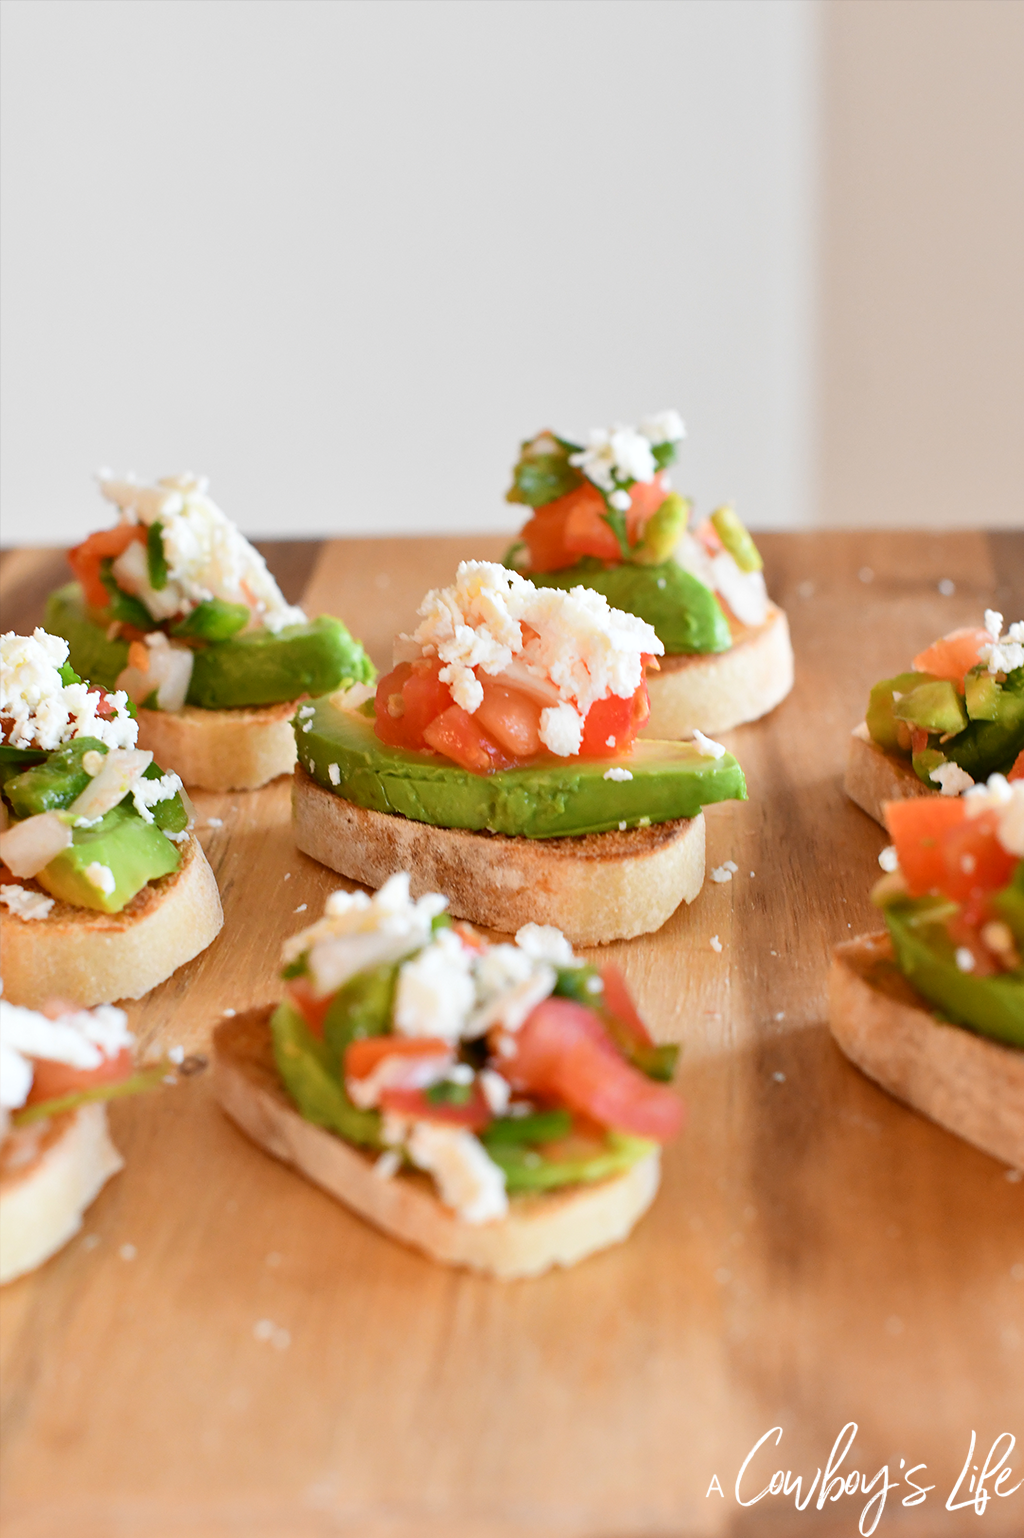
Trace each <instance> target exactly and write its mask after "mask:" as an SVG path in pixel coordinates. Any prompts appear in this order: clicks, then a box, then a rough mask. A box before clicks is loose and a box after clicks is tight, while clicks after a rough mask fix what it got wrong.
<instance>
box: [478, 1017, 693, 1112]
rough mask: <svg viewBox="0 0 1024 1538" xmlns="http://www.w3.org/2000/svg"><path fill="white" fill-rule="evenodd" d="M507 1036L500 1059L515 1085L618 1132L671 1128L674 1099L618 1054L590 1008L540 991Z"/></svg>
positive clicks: (675, 1106) (675, 1108)
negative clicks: (508, 1052)
mask: <svg viewBox="0 0 1024 1538" xmlns="http://www.w3.org/2000/svg"><path fill="white" fill-rule="evenodd" d="M508 1039H509V1040H510V1041H511V1043H512V1044H513V1045H514V1047H515V1055H514V1056H509V1057H507V1058H504V1059H503V1063H502V1067H503V1069H504V1071H505V1073H506V1074H507V1076H508V1077H509V1079H510V1080H511V1081H512V1082H513V1084H515V1085H516V1087H518V1088H521V1089H523V1090H526V1091H528V1092H530V1093H532V1094H536V1095H540V1096H543V1097H549V1098H551V1099H552V1100H555V1101H556V1102H559V1103H561V1104H564V1105H567V1106H569V1107H570V1108H571V1109H572V1110H574V1111H579V1112H580V1113H581V1114H583V1115H585V1116H590V1117H592V1118H593V1119H594V1121H597V1122H600V1123H601V1125H602V1126H604V1127H611V1128H615V1129H616V1130H617V1131H620V1132H632V1133H634V1134H636V1135H637V1136H638V1137H650V1138H655V1139H656V1140H657V1141H658V1142H665V1141H667V1139H668V1138H670V1137H672V1136H673V1135H674V1134H675V1133H676V1132H678V1130H679V1127H680V1125H681V1124H682V1119H683V1106H682V1102H681V1101H680V1100H679V1099H678V1097H677V1096H676V1095H674V1094H673V1093H672V1091H671V1090H669V1089H666V1088H665V1087H664V1086H663V1085H660V1084H654V1083H652V1082H651V1080H650V1079H648V1078H646V1077H645V1075H644V1074H642V1073H640V1072H639V1071H638V1070H637V1069H636V1068H633V1067H631V1066H630V1064H629V1063H627V1062H626V1060H625V1058H624V1057H623V1056H622V1055H621V1053H620V1052H619V1050H618V1048H617V1047H616V1046H615V1045H614V1043H613V1042H612V1040H611V1038H610V1037H609V1035H608V1033H607V1031H606V1030H605V1028H604V1026H603V1025H602V1023H601V1021H600V1020H599V1019H598V1017H597V1015H596V1014H595V1013H594V1011H593V1010H591V1009H586V1008H585V1007H584V1006H583V1005H582V1004H576V1003H574V1002H573V1001H572V1000H571V999H561V998H548V999H545V1000H544V1001H543V1002H542V1003H540V1004H538V1005H537V1007H536V1009H534V1010H533V1011H532V1013H531V1014H530V1015H529V1016H528V1018H527V1020H526V1021H525V1023H524V1024H523V1026H522V1027H521V1029H520V1030H519V1031H517V1032H516V1034H515V1035H514V1036H512V1037H510V1038H508Z"/></svg>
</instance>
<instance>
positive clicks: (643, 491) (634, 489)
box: [626, 470, 668, 545]
mask: <svg viewBox="0 0 1024 1538" xmlns="http://www.w3.org/2000/svg"><path fill="white" fill-rule="evenodd" d="M629 494H630V496H631V497H632V499H633V500H632V502H631V503H630V505H629V510H628V512H627V513H626V536H627V538H628V540H629V542H630V544H631V545H635V544H636V543H637V541H638V540H639V539H640V538H641V536H642V535H643V532H644V525H645V524H646V522H647V520H648V518H650V516H651V514H652V513H656V512H657V511H658V508H659V507H660V506H661V504H662V503H663V502H664V500H665V497H666V496H667V495H668V487H667V486H666V485H665V472H664V470H659V471H658V473H657V475H656V476H655V477H654V479H653V481H637V483H636V485H635V486H631V487H630V489H629Z"/></svg>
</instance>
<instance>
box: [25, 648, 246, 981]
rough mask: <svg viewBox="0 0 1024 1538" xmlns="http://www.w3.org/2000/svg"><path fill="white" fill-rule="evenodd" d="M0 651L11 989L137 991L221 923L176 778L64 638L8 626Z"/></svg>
mask: <svg viewBox="0 0 1024 1538" xmlns="http://www.w3.org/2000/svg"><path fill="white" fill-rule="evenodd" d="M0 652H2V664H0V736H2V741H0V784H2V831H0V861H2V871H0V903H2V904H3V906H4V908H5V909H6V912H5V913H4V915H3V923H2V925H0V953H2V958H3V961H2V966H3V973H4V977H5V979H6V984H7V993H8V997H9V998H10V999H11V1000H13V1002H14V1003H15V1004H26V1005H32V1006H36V1005H40V1004H42V1003H44V1002H45V1001H46V1000H47V999H49V998H52V997H61V998H71V999H75V1000H76V1001H77V1002H78V1003H79V1004H82V1005H91V1004H106V1003H110V1002H111V1001H112V1000H114V999H121V998H133V999H136V998H140V997H141V996H142V995H143V994H144V993H148V992H149V990H150V989H151V988H154V987H155V986H156V984H157V983H161V982H163V981H164V979H165V978H167V977H169V976H170V975H171V973H172V972H174V971H176V970H177V968H178V967H180V966H182V965H183V964H184V963H185V962H186V961H191V960H192V958H193V956H197V955H198V954H199V952H200V951H203V950H205V949H206V947H207V946H208V945H209V944H210V942H211V941H212V940H213V939H214V938H215V937H216V935H217V934H218V932H219V930H220V928H221V925H222V924H223V922H224V916H223V913H222V911H221V905H220V894H219V892H218V890H217V883H216V881H215V880H214V876H213V872H212V871H211V869H210V867H209V865H208V864H207V862H206V856H205V855H204V854H203V851H202V849H201V848H200V847H199V843H198V840H197V839H196V838H195V837H194V836H193V835H192V833H191V832H190V827H191V816H190V810H189V808H188V806H187V805H186V802H185V801H184V800H183V799H182V787H181V781H180V779H179V778H178V776H177V775H176V774H165V773H164V772H163V771H162V769H161V768H160V766H159V765H158V764H156V763H154V761H153V754H152V753H150V752H144V751H142V750H141V749H140V748H138V747H136V735H137V732H138V725H137V722H136V721H135V720H134V719H133V717H132V715H131V712H130V706H129V701H128V698H127V696H126V694H125V693H124V691H123V690H116V691H115V692H114V693H108V691H107V690H106V689H102V688H96V687H95V686H93V685H91V684H86V683H83V682H82V680H81V679H80V678H79V677H78V674H77V673H76V672H75V671H74V669H73V668H72V667H71V666H70V664H69V663H68V660H67V657H68V646H67V642H66V641H64V640H63V639H62V638H61V637H60V636H52V635H47V633H46V631H45V630H39V629H37V630H36V631H35V633H34V634H33V635H31V636H19V635H15V634H14V633H13V631H12V632H10V633H9V634H7V635H5V636H3V638H2V640H0Z"/></svg>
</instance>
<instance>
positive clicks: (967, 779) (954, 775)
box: [928, 763, 974, 796]
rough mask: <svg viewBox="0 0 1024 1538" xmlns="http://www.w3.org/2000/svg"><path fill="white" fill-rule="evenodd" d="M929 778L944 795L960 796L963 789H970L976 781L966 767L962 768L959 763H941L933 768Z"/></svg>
mask: <svg viewBox="0 0 1024 1538" xmlns="http://www.w3.org/2000/svg"><path fill="white" fill-rule="evenodd" d="M928 778H929V779H930V780H932V781H934V783H935V784H936V785H937V786H938V787H939V790H940V791H941V793H942V794H943V795H944V796H959V795H960V794H961V793H962V792H963V791H965V790H970V788H971V786H972V785H973V784H974V781H973V780H972V779H971V776H970V775H969V774H968V773H967V771H966V769H961V767H960V765H959V764H952V763H951V764H940V765H939V767H938V768H937V769H933V770H932V771H931V773H930V774H929V776H928Z"/></svg>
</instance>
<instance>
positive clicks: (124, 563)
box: [111, 539, 182, 620]
mask: <svg viewBox="0 0 1024 1538" xmlns="http://www.w3.org/2000/svg"><path fill="white" fill-rule="evenodd" d="M111 569H112V571H113V574H114V576H115V577H116V578H117V581H118V584H119V586H121V587H123V588H124V590H125V592H126V593H131V594H133V595H134V597H136V598H138V599H139V600H140V602H142V603H144V604H145V606H146V608H147V609H148V610H149V612H150V614H152V616H153V618H154V619H156V620H161V619H170V618H171V616H172V615H174V614H177V613H178V612H179V611H180V609H181V608H182V592H181V588H180V587H179V586H178V584H177V583H176V582H168V583H166V585H165V586H164V587H162V588H160V590H159V592H158V591H157V589H156V588H153V587H150V585H149V556H148V554H147V552H146V546H145V545H144V544H143V543H142V542H141V540H137V539H133V540H132V542H131V544H130V545H126V546H125V547H124V550H123V551H122V552H121V554H120V555H119V556H118V557H117V559H116V561H114V563H113V566H112V568H111Z"/></svg>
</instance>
